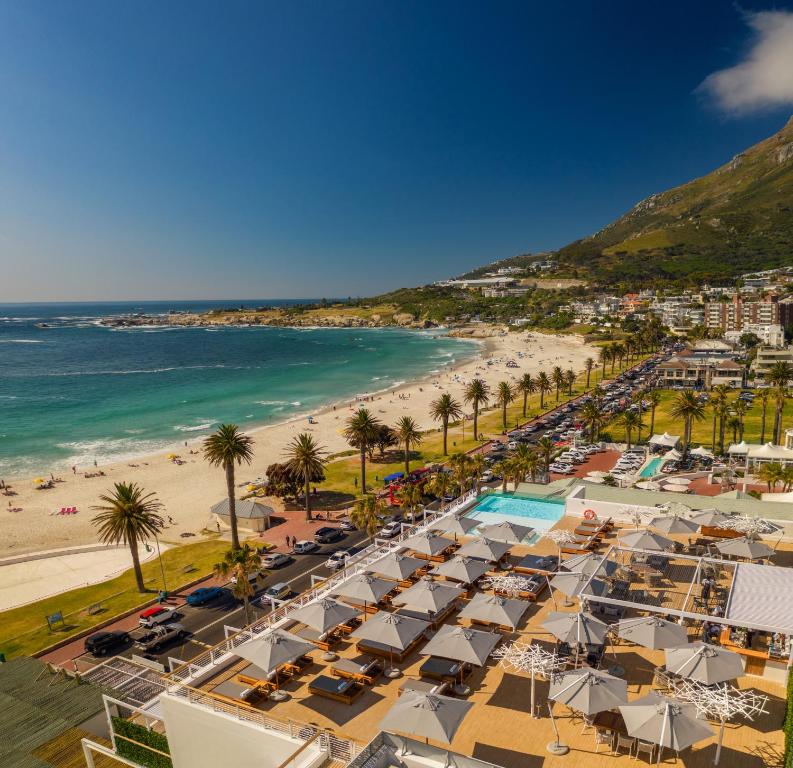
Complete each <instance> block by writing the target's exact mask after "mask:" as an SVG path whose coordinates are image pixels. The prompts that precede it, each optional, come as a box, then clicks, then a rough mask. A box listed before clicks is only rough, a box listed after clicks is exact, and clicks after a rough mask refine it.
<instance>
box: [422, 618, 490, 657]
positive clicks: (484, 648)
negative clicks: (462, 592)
mask: <svg viewBox="0 0 793 768" xmlns="http://www.w3.org/2000/svg"><path fill="white" fill-rule="evenodd" d="M500 641H501V635H498V634H496V633H495V632H481V631H479V630H476V629H470V628H468V627H452V626H448V625H446V626H443V627H441V628H440V630H438V632H437V634H436V635H435V637H433V638H432V640H430V641H429V642H428V643H427V644H426V645H425V646H424V648H422V649H421V651H420V653H421V655H422V656H440V657H441V658H443V659H452V660H453V661H462V662H464V663H465V664H474V665H476V666H477V667H482V666H484V665H485V664H486V663H487V659H488V658H489V656H490V654H491V653H492V652H493V649H494V648H495V647H496V646H497V645H498V644H499V642H500Z"/></svg>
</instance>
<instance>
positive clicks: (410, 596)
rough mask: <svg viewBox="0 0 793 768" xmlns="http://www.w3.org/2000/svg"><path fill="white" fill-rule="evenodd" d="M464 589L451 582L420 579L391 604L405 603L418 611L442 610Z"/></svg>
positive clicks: (435, 611)
mask: <svg viewBox="0 0 793 768" xmlns="http://www.w3.org/2000/svg"><path fill="white" fill-rule="evenodd" d="M463 592H465V590H464V589H463V588H462V587H455V586H452V585H451V584H441V583H440V582H438V581H431V580H427V579H421V580H420V581H418V582H416V583H415V584H414V585H413V586H412V587H410V589H406V590H405V591H404V592H400V593H399V594H398V595H397V596H396V597H395V598H394V599H393V600H392V601H391V603H392V604H393V605H407V606H409V607H410V608H415V609H416V610H419V611H433V612H434V613H437V612H438V611H442V610H443V609H444V608H445V607H446V606H447V605H449V603H451V602H453V601H454V600H456V599H457V598H458V597H459V596H460V595H461V594H462V593H463Z"/></svg>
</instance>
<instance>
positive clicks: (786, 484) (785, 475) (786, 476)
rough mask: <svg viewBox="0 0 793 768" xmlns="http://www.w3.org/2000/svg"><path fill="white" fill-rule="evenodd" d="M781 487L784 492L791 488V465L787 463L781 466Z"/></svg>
mask: <svg viewBox="0 0 793 768" xmlns="http://www.w3.org/2000/svg"><path fill="white" fill-rule="evenodd" d="M781 479H782V489H783V490H784V492H785V493H789V492H790V489H791V488H793V467H791V466H790V465H789V464H788V465H787V466H786V467H783V468H782V477H781Z"/></svg>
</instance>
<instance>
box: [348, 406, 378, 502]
mask: <svg viewBox="0 0 793 768" xmlns="http://www.w3.org/2000/svg"><path fill="white" fill-rule="evenodd" d="M380 427H381V423H380V420H379V419H378V418H376V417H375V416H372V414H371V412H370V411H369V410H368V409H367V408H363V407H361V408H359V409H358V410H357V411H356V412H355V413H354V414H353V415H352V416H350V418H349V419H347V426H346V427H345V428H344V432H343V434H344V439H345V440H346V441H347V442H348V443H349V444H350V445H351V446H352V447H353V448H357V449H358V450H359V451H360V454H361V493H362V494H364V495H366V453H367V451H368V450H369V448H370V446H372V445H374V443H375V440H377V435H378V432H379V430H380Z"/></svg>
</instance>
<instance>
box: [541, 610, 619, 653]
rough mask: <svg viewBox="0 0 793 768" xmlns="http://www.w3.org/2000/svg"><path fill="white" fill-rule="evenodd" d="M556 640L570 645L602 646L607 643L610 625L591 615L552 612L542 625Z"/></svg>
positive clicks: (581, 612) (580, 612)
mask: <svg viewBox="0 0 793 768" xmlns="http://www.w3.org/2000/svg"><path fill="white" fill-rule="evenodd" d="M542 626H543V628H544V629H547V630H548V631H549V632H550V633H551V634H552V635H553V636H554V637H555V638H557V639H558V640H561V641H562V642H563V643H568V645H573V644H575V645H602V644H603V643H605V642H606V635H607V634H608V631H609V625H608V624H606V623H605V622H603V621H601V620H600V619H596V618H595V617H594V616H593V615H592V614H591V613H584V612H583V611H579V612H578V613H561V612H559V611H551V613H549V614H548V618H547V619H546V620H545V621H544V622H543V624H542Z"/></svg>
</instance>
